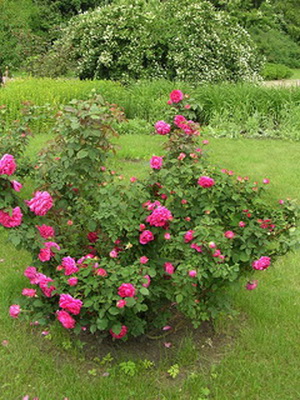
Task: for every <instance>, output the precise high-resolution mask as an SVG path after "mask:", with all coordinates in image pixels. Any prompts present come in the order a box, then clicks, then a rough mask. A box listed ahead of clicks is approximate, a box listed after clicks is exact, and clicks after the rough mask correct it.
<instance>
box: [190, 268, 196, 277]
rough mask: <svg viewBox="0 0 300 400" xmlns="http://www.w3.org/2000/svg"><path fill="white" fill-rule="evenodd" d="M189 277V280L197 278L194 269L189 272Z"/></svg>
mask: <svg viewBox="0 0 300 400" xmlns="http://www.w3.org/2000/svg"><path fill="white" fill-rule="evenodd" d="M189 276H190V277H191V278H195V277H196V276H197V271H196V270H195V269H192V270H191V271H189Z"/></svg>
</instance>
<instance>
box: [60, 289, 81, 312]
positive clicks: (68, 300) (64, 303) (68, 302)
mask: <svg viewBox="0 0 300 400" xmlns="http://www.w3.org/2000/svg"><path fill="white" fill-rule="evenodd" d="M59 307H61V308H63V309H64V310H66V311H69V312H70V313H71V314H74V315H78V314H79V313H80V310H81V307H82V301H81V300H79V299H74V297H72V296H71V295H69V294H61V295H60V298H59Z"/></svg>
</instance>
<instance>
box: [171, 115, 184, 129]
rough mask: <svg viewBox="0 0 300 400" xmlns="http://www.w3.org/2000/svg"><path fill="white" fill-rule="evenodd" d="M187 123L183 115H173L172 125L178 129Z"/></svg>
mask: <svg viewBox="0 0 300 400" xmlns="http://www.w3.org/2000/svg"><path fill="white" fill-rule="evenodd" d="M186 123H187V120H186V118H185V117H184V116H183V115H175V117H174V124H175V125H176V126H177V127H178V128H181V129H182V127H183V126H185V124H186Z"/></svg>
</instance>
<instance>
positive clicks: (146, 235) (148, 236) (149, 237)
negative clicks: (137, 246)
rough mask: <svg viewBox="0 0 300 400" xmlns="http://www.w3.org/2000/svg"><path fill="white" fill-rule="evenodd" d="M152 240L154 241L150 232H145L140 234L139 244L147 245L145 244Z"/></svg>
mask: <svg viewBox="0 0 300 400" xmlns="http://www.w3.org/2000/svg"><path fill="white" fill-rule="evenodd" d="M152 240H154V235H153V233H152V232H151V231H148V230H146V231H143V232H142V233H141V234H140V243H141V244H147V243H149V242H151V241H152Z"/></svg>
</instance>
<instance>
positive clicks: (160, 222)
mask: <svg viewBox="0 0 300 400" xmlns="http://www.w3.org/2000/svg"><path fill="white" fill-rule="evenodd" d="M172 219H173V215H172V213H171V211H170V210H168V209H167V208H166V207H162V206H158V207H157V208H156V209H155V210H153V211H152V213H151V214H150V215H149V216H148V217H147V218H146V222H148V223H149V224H150V225H151V226H157V227H163V226H165V225H166V223H167V222H168V221H172Z"/></svg>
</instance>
